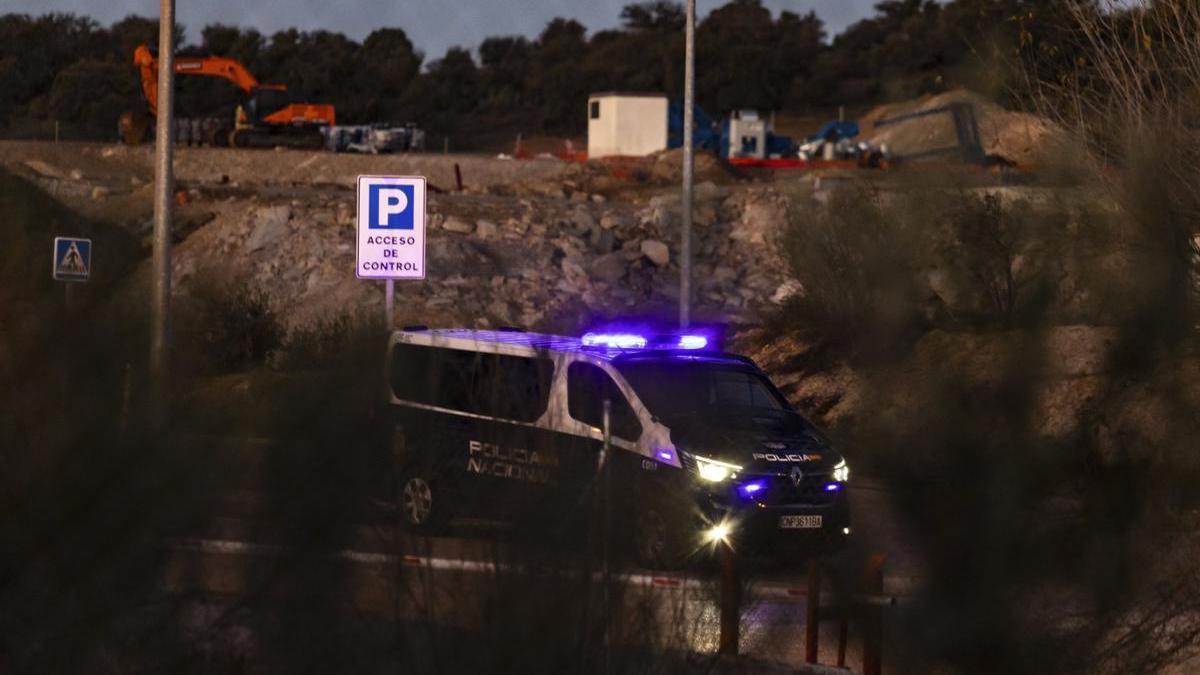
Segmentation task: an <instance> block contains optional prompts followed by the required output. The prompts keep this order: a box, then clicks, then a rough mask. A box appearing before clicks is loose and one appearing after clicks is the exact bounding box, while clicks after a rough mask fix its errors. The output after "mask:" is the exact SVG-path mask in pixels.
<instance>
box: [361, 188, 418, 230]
mask: <svg viewBox="0 0 1200 675" xmlns="http://www.w3.org/2000/svg"><path fill="white" fill-rule="evenodd" d="M367 192H368V197H367V201H368V203H369V207H370V216H369V219H368V222H367V227H368V228H370V229H372V230H411V229H413V209H412V208H411V207H412V204H413V201H414V200H413V186H412V185H386V184H373V185H369V186H368V189H367Z"/></svg>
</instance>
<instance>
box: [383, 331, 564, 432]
mask: <svg viewBox="0 0 1200 675" xmlns="http://www.w3.org/2000/svg"><path fill="white" fill-rule="evenodd" d="M553 377H554V363H553V362H552V361H550V359H545V358H527V357H523V356H508V355H502V354H484V353H481V352H473V351H466V350H462V349H444V348H439V347H424V346H418V345H408V344H403V343H399V344H396V345H395V346H394V347H393V348H392V372H391V385H392V392H393V393H395V395H396V398H398V399H401V400H404V401H413V402H415V403H425V404H428V405H436V406H438V407H442V408H450V409H452V410H460V411H463V412H469V413H474V414H477V415H487V416H489V417H500V418H503V419H508V420H515V421H518V422H533V421H535V420H536V419H537V418H539V417H541V416H542V413H543V412H545V410H546V404H547V402H548V401H549V400H550V384H551V382H552V380H553Z"/></svg>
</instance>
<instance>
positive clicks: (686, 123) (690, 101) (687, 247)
mask: <svg viewBox="0 0 1200 675" xmlns="http://www.w3.org/2000/svg"><path fill="white" fill-rule="evenodd" d="M683 63H684V66H683V194H682V197H681V200H680V201H681V204H680V212H679V213H680V227H679V230H680V232H681V234H680V237H681V240H680V242H679V327H680V328H687V327H688V324H690V323H691V320H692V179H693V175H692V174H693V171H694V169H695V165H696V163H695V157H694V156H693V150H694V149H693V147H692V145H693V136H694V134H693V131H692V130H693V128H694V127H695V123H696V121H695V115H694V113H695V109H696V0H687V26H686V37H685V39H684V58H683Z"/></svg>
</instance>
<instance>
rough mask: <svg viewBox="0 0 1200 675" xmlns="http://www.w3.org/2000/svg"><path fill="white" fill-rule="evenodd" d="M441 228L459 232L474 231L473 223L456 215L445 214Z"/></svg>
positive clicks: (467, 232)
mask: <svg viewBox="0 0 1200 675" xmlns="http://www.w3.org/2000/svg"><path fill="white" fill-rule="evenodd" d="M442 229H443V230H446V231H447V232H457V233H459V234H471V233H472V232H474V231H475V224H474V223H468V222H467V221H465V220H463V219H462V218H458V217H456V216H446V220H445V221H443V222H442Z"/></svg>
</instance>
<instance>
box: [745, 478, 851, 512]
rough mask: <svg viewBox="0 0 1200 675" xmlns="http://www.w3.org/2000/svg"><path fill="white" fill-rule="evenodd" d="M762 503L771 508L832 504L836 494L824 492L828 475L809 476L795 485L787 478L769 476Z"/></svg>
mask: <svg viewBox="0 0 1200 675" xmlns="http://www.w3.org/2000/svg"><path fill="white" fill-rule="evenodd" d="M769 480H770V485H769V487H768V489H767V490H766V494H765V495H763V501H764V502H766V503H767V504H769V505H771V506H787V505H792V504H804V505H822V504H831V503H833V500H834V497H835V495H837V493H836V492H826V491H825V486H826V485H827V484H828V480H829V475H828V474H824V473H822V474H809V475H806V476H804V478H802V479H801V480H800V484H799V485H796V484H795V483H793V482H792V479H791V478H790V477H788V476H771V477H770V478H769Z"/></svg>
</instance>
